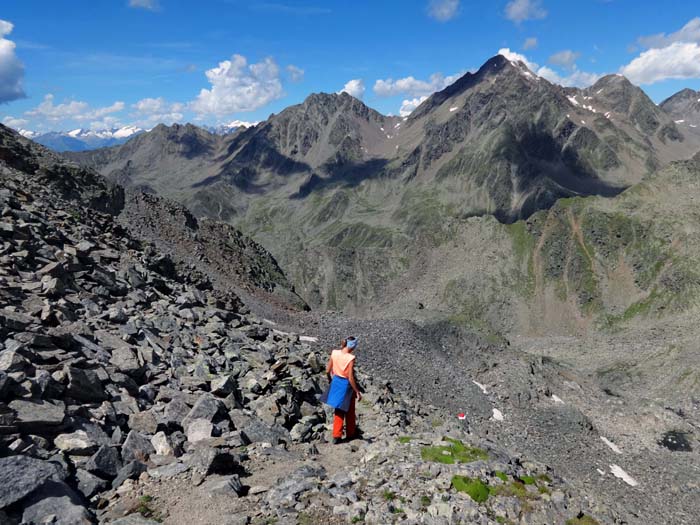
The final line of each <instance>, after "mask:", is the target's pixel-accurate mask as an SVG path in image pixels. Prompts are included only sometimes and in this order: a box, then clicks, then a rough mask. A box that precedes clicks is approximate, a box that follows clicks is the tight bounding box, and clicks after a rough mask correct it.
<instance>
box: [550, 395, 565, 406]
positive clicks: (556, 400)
mask: <svg viewBox="0 0 700 525" xmlns="http://www.w3.org/2000/svg"><path fill="white" fill-rule="evenodd" d="M552 401H554V402H555V403H559V404H560V405H563V404H564V401H562V399H561V398H560V397H559V396H558V395H556V394H552Z"/></svg>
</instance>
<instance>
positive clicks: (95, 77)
mask: <svg viewBox="0 0 700 525" xmlns="http://www.w3.org/2000/svg"><path fill="white" fill-rule="evenodd" d="M699 17H700V4H698V2H697V0H694V1H690V0H674V1H673V2H667V3H666V4H665V5H664V7H663V9H660V8H659V2H658V0H577V1H569V0H400V1H393V0H381V1H380V0H353V1H320V0H304V1H294V0H264V1H243V0H199V1H198V2H189V1H184V0H177V1H176V0H100V1H96V0H89V1H88V0H64V1H60V2H57V1H56V0H50V1H49V0H3V3H2V7H1V8H0V102H2V104H0V119H2V121H3V122H5V123H7V124H9V125H13V126H14V127H21V128H24V129H31V130H37V131H46V130H51V129H55V130H60V129H73V128H77V127H83V128H87V127H92V128H95V129H99V128H106V127H113V126H122V125H129V124H136V125H139V126H141V127H151V126H153V125H154V124H156V123H157V122H160V121H163V122H166V123H170V122H173V121H180V122H185V121H191V122H196V123H206V124H215V123H225V122H230V121H233V120H243V121H257V120H262V119H265V118H266V117H267V116H268V115H269V114H270V113H273V112H279V111H280V110H281V109H283V108H284V107H286V106H288V105H291V104H295V103H298V102H301V101H302V100H303V99H304V98H305V97H306V96H307V95H308V94H310V93H312V92H318V91H325V92H335V91H339V90H342V89H344V88H345V89H347V90H348V91H349V92H351V94H354V95H356V96H358V97H361V98H362V99H363V100H364V101H365V103H367V104H368V105H369V106H371V107H374V108H376V109H378V110H379V111H381V112H383V113H393V114H398V113H399V112H400V111H403V112H404V113H405V112H407V111H410V109H411V108H412V107H414V106H415V105H416V104H417V103H418V102H419V101H420V100H421V98H422V97H425V96H426V95H428V94H429V93H430V92H432V91H434V90H436V89H441V88H442V87H444V86H445V85H446V84H447V83H449V82H451V81H452V80H454V79H455V78H456V76H457V75H459V74H462V73H464V72H466V71H468V70H473V69H476V68H478V67H479V66H480V65H481V64H482V63H483V62H484V61H486V60H487V59H488V58H489V57H491V56H493V55H495V54H497V53H498V52H499V50H502V49H507V50H508V51H507V52H508V53H510V54H512V55H513V56H514V57H517V56H520V55H522V57H523V58H525V59H527V61H528V64H529V65H530V67H531V68H532V69H533V70H534V71H535V72H537V73H538V74H540V75H542V76H545V77H546V78H548V79H550V80H553V81H557V82H559V83H563V84H571V85H586V83H590V82H592V81H594V80H595V79H596V78H597V77H598V76H600V75H602V74H605V73H614V72H623V73H624V74H626V75H627V76H628V77H629V78H630V79H631V80H633V81H634V82H635V83H637V84H639V85H642V87H643V88H644V89H645V90H646V91H647V93H648V94H649V95H650V96H651V97H652V98H653V99H654V100H655V101H657V102H659V101H661V100H663V99H664V98H665V97H667V96H669V95H671V94H673V93H674V92H676V91H678V90H679V89H681V88H683V87H691V88H693V89H696V90H700V18H699ZM504 52H505V51H504Z"/></svg>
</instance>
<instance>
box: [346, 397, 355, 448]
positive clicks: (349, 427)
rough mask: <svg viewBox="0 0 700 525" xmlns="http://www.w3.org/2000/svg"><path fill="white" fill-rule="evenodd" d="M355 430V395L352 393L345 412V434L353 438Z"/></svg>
mask: <svg viewBox="0 0 700 525" xmlns="http://www.w3.org/2000/svg"><path fill="white" fill-rule="evenodd" d="M355 432H357V426H356V424H355V396H354V395H353V396H352V399H351V400H350V407H349V408H348V412H347V414H345V436H346V437H347V438H348V439H350V438H354V437H355Z"/></svg>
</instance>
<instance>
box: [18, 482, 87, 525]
mask: <svg viewBox="0 0 700 525" xmlns="http://www.w3.org/2000/svg"><path fill="white" fill-rule="evenodd" d="M22 522H23V523H37V524H38V523H52V524H54V525H78V524H89V523H97V521H96V520H95V517H94V516H93V515H92V514H91V513H90V512H89V511H88V510H87V509H86V508H85V507H84V506H83V505H82V503H81V501H80V497H79V496H78V494H76V493H75V492H74V491H73V490H72V489H71V488H70V487H69V486H68V485H66V484H65V483H63V482H62V481H53V480H49V481H47V482H46V483H44V484H43V485H42V486H41V488H39V489H38V490H36V491H35V492H34V493H33V494H32V496H30V498H29V500H28V501H27V502H26V504H25V506H24V513H23V514H22Z"/></svg>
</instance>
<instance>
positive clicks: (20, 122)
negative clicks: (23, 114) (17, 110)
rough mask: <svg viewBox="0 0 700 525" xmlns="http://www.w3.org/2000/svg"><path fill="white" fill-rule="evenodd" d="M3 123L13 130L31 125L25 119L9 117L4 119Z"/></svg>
mask: <svg viewBox="0 0 700 525" xmlns="http://www.w3.org/2000/svg"><path fill="white" fill-rule="evenodd" d="M2 123H3V124H5V125H6V126H8V127H10V128H13V129H21V128H23V127H25V126H26V125H27V124H29V121H28V120H27V119H24V118H16V117H11V116H9V115H8V116H7V117H5V118H4V119H2Z"/></svg>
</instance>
